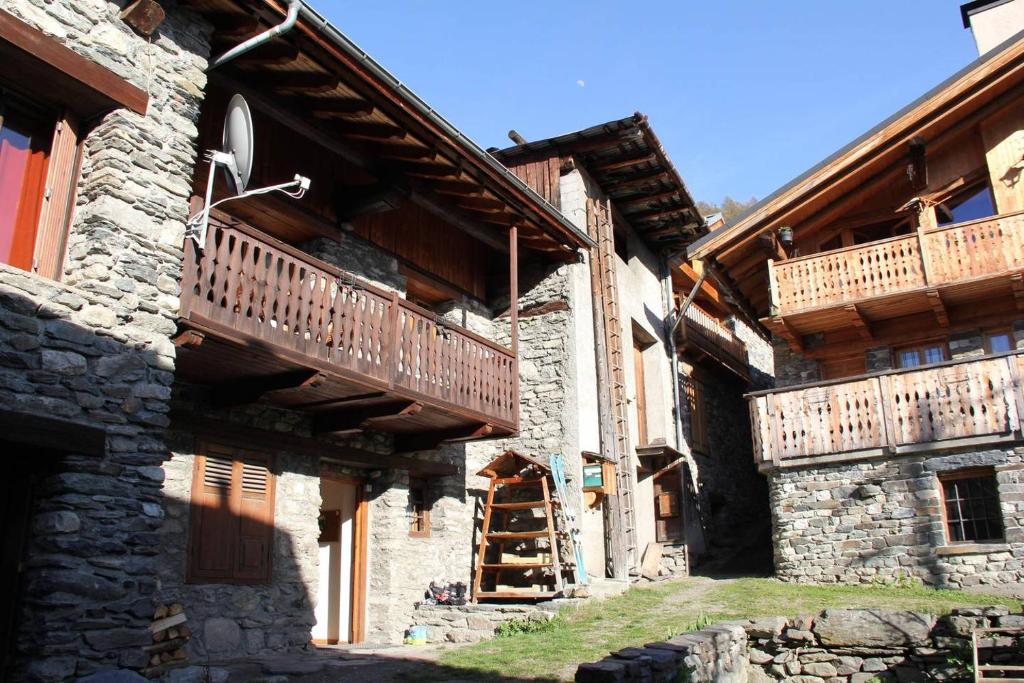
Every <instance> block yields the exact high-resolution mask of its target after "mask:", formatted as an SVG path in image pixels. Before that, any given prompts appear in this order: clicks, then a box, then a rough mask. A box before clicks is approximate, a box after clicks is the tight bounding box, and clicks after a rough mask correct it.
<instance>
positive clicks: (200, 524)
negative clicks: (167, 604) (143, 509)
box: [188, 446, 275, 583]
mask: <svg viewBox="0 0 1024 683" xmlns="http://www.w3.org/2000/svg"><path fill="white" fill-rule="evenodd" d="M203 450H204V451H205V455H199V456H196V465H195V468H194V472H193V482H192V504H191V507H192V514H191V529H190V543H189V565H188V568H189V571H188V579H189V581H191V582H200V583H201V582H238V583H259V582H266V581H269V580H270V571H271V557H272V555H273V540H274V483H275V482H274V475H273V473H272V472H271V470H270V458H269V456H266V455H263V454H259V453H250V452H244V453H243V452H241V451H238V450H236V449H229V448H222V447H216V446H206V447H204V448H203Z"/></svg>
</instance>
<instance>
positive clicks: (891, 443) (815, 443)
mask: <svg viewBox="0 0 1024 683" xmlns="http://www.w3.org/2000/svg"><path fill="white" fill-rule="evenodd" d="M1022 372H1024V354H1022V352H1012V353H1008V354H1004V355H1000V356H992V357H987V358H981V359H976V360H967V361H952V362H947V363H941V364H937V365H933V366H929V367H924V368H920V369H914V370H896V371H890V372H885V373H878V374H873V375H863V376H860V377H854V378H850V379H846V380H837V381H834V382H822V383H818V384H814V385H805V386H801V387H793V388H788V389H782V390H779V391H769V392H757V393H755V394H750V395H749V397H748V398H749V400H750V418H751V426H752V428H753V429H752V431H753V436H754V454H755V455H754V457H755V459H756V460H757V462H758V465H759V466H760V467H761V468H762V469H765V468H772V467H786V466H791V467H792V466H813V465H815V464H822V463H828V462H838V461H843V460H851V459H859V458H865V457H874V456H882V455H887V454H897V455H898V454H901V453H909V452H916V451H926V450H938V449H944V448H955V447H964V446H970V445H977V444H979V443H987V442H997V441H1001V440H1012V439H1017V438H1020V428H1021V422H1020V420H1021V416H1022V414H1024V395H1022V393H1021V382H1020V377H1021V374H1022Z"/></svg>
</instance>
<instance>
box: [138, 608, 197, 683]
mask: <svg viewBox="0 0 1024 683" xmlns="http://www.w3.org/2000/svg"><path fill="white" fill-rule="evenodd" d="M186 621H187V619H186V617H185V608H184V607H182V605H181V603H179V602H175V603H172V604H169V605H157V608H156V611H155V612H153V623H151V624H150V625H149V631H150V633H152V634H153V644H152V645H147V646H146V647H145V648H143V649H144V650H145V651H146V653H147V654H148V655H149V668H147V669H146V670H145V671H143V672H142V673H143V674H144V675H146V676H148V677H154V676H158V675H160V674H161V673H163V672H164V671H166V670H167V669H171V668H174V667H175V666H180V665H182V664H185V663H187V661H188V655H187V654H186V653H185V646H186V645H187V644H188V639H189V638H190V637H191V636H192V631H191V629H189V627H188V625H187V624H186V623H185V622H186Z"/></svg>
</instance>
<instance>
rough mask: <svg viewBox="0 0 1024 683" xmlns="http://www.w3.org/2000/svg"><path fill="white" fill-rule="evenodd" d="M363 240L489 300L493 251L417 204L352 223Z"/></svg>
mask: <svg viewBox="0 0 1024 683" xmlns="http://www.w3.org/2000/svg"><path fill="white" fill-rule="evenodd" d="M352 225H353V228H354V231H355V233H356V234H357V235H359V236H360V237H362V238H364V239H366V240H369V241H370V242H373V243H374V244H376V245H377V246H379V247H381V248H383V249H386V250H387V251H389V252H391V253H392V254H395V255H397V256H399V257H400V258H402V259H404V260H405V261H407V262H409V263H410V264H412V265H413V266H416V267H417V268H420V269H422V270H424V271H426V272H428V273H430V274H431V275H433V276H435V277H437V278H439V279H441V280H444V281H445V282H449V283H451V284H452V285H455V286H456V287H457V288H459V289H460V290H462V291H464V292H467V293H468V294H471V295H472V296H474V297H475V298H477V299H480V300H482V301H485V300H486V299H487V274H488V272H490V270H491V268H490V264H491V251H490V250H489V249H488V248H487V247H486V246H485V245H484V244H482V243H480V242H479V241H477V240H475V239H473V238H472V237H470V236H469V235H467V234H466V233H464V232H462V231H460V230H457V229H455V228H453V227H452V226H450V225H449V224H447V223H445V222H444V221H443V220H441V219H440V218H438V217H436V216H434V215H433V214H432V213H430V212H429V211H427V210H425V209H423V208H421V207H419V206H416V205H414V204H408V203H407V204H404V205H403V206H402V207H401V208H400V209H397V210H395V211H388V212H386V213H378V214H371V215H367V216H361V217H359V218H357V219H356V220H354V221H353V222H352Z"/></svg>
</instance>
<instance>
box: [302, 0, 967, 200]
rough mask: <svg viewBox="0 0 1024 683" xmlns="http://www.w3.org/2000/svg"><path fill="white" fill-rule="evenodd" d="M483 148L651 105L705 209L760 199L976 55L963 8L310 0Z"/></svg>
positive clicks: (833, 0) (823, 2)
mask: <svg viewBox="0 0 1024 683" xmlns="http://www.w3.org/2000/svg"><path fill="white" fill-rule="evenodd" d="M314 4H315V6H316V7H317V9H319V10H320V11H321V12H322V13H323V14H324V15H326V16H327V17H328V18H329V19H330V20H331V21H332V22H333V23H334V24H335V25H336V26H338V27H339V28H340V29H341V30H342V31H344V32H345V33H346V34H347V35H348V36H349V37H350V38H352V39H353V40H354V41H355V42H356V43H358V44H359V45H360V46H361V47H362V48H363V49H365V50H366V51H368V52H369V53H370V54H372V55H373V56H374V57H375V58H376V59H377V60H378V61H380V62H381V63H382V64H384V66H386V67H387V68H388V69H390V70H391V71H392V72H393V73H394V74H395V75H396V76H397V77H398V78H399V79H401V80H402V81H403V82H405V83H406V85H408V86H409V87H411V88H412V89H413V90H415V91H416V92H417V93H418V94H419V95H420V96H421V97H423V98H424V99H425V100H426V101H427V102H428V103H430V104H431V106H433V107H434V108H435V109H437V110H438V111H440V112H441V113H442V114H443V115H444V116H445V117H447V118H448V119H449V120H450V121H452V122H453V123H454V124H455V125H456V126H458V127H459V128H461V129H462V130H463V131H464V132H466V133H467V134H469V135H470V136H472V137H473V138H474V139H475V140H476V141H477V142H478V143H479V144H480V145H481V146H483V147H490V146H499V147H504V146H507V145H509V144H511V143H510V142H509V141H508V138H507V137H506V132H507V131H508V129H509V128H515V129H516V130H518V131H519V132H520V133H522V134H523V135H524V136H525V137H526V138H527V139H531V140H532V139H539V138H545V137H550V136H552V135H557V134H560V133H564V132H568V131H572V130H577V129H580V128H585V127H587V126H591V125H594V124H597V123H602V122H604V121H608V120H611V119H617V118H621V117H623V116H627V115H629V114H631V113H633V112H634V111H638V110H639V111H642V112H644V113H645V114H647V115H648V116H649V117H650V120H651V123H652V125H653V126H654V129H655V131H656V132H657V133H658V135H659V137H660V138H661V141H662V143H663V144H664V146H665V148H666V150H667V151H668V154H669V156H670V157H671V158H672V159H673V161H674V162H675V164H676V166H677V167H678V168H679V170H680V172H681V173H682V174H683V177H684V178H685V179H686V182H687V184H688V185H689V187H690V189H691V191H692V192H693V194H694V195H695V196H696V197H697V198H698V199H704V200H710V201H718V200H720V199H721V198H722V197H723V196H725V195H726V194H729V195H732V196H733V197H736V198H738V199H745V198H747V197H750V196H757V197H764V196H765V195H767V194H769V193H771V192H772V191H774V190H775V189H776V188H777V187H779V186H780V185H782V184H783V183H785V182H786V181H788V180H789V179H791V178H792V177H794V176H796V175H798V174H800V173H802V172H803V171H804V170H806V169H807V168H808V167H810V166H812V165H813V164H815V163H816V162H818V161H820V160H821V159H823V158H824V157H826V156H828V155H829V154H831V153H832V152H833V151H835V150H836V149H838V148H839V147H841V146H842V145H844V144H846V143H847V142H849V141H850V140H851V139H853V138H854V137H856V136H857V135H859V134H861V133H862V132H864V131H865V130H867V129H868V128H870V127H871V126H873V125H874V124H876V123H877V122H879V121H881V120H882V119H884V118H885V117H887V116H889V115H890V114H892V113H893V112H895V111H896V110H897V109H899V108H900V107H902V106H903V105H905V104H907V103H909V102H910V101H912V100H913V99H915V98H916V97H918V96H919V95H921V94H922V93H924V92H925V91H926V90H928V89H929V88H931V87H932V86H934V85H936V84H938V83H939V82H941V81H942V80H944V79H945V78H946V77H948V76H949V75H951V74H952V73H954V72H955V71H957V70H958V69H960V68H961V67H963V66H964V65H966V64H967V63H968V62H970V61H971V60H973V59H974V58H975V57H976V56H977V53H976V50H975V47H974V42H973V40H972V38H971V34H970V31H969V30H967V29H964V28H963V26H962V24H961V21H960V13H959V9H958V8H959V4H960V3H959V2H958V1H956V0H841V1H840V0H775V1H769V0H758V1H754V0H747V1H740V0H728V1H722V2H717V1H712V2H708V1H704V2H695V1H692V0H676V1H675V2H661V1H658V2H636V3H632V2H621V1H620V2H606V1H605V0H595V1H591V2H583V1H576V0H574V1H572V2H570V1H558V0H548V1H547V2H538V1H536V0H525V1H524V2H521V3H516V4H514V5H513V4H511V3H499V2H492V1H488V0H483V1H481V0H477V1H475V2H469V1H463V0H445V1H440V0H434V1H433V2H431V1H428V0H395V1H392V2H377V3H367V2H362V3H358V2H356V3H354V2H340V1H339V0H314Z"/></svg>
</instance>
